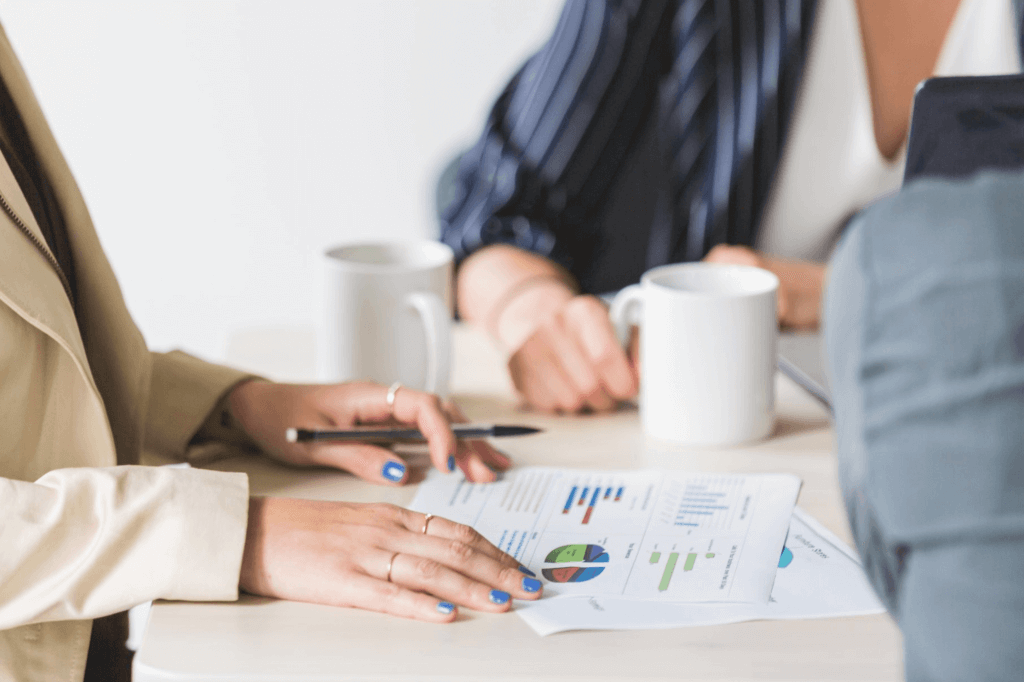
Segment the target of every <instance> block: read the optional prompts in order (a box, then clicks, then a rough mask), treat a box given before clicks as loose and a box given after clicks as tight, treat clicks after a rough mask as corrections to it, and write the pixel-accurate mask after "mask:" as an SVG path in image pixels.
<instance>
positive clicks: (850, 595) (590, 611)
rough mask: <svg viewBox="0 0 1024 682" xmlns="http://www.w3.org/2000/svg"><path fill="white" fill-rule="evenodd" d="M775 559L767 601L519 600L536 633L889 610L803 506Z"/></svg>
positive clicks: (853, 557)
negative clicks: (750, 602) (773, 576)
mask: <svg viewBox="0 0 1024 682" xmlns="http://www.w3.org/2000/svg"><path fill="white" fill-rule="evenodd" d="M778 563H779V569H778V572H777V573H776V575H775V585H774V586H773V587H772V596H771V599H770V600H769V601H768V603H767V604H736V603H719V604H712V603H705V604H674V603H669V602H652V601H638V600H635V599H629V598H628V597H604V596H602V597H572V598H567V599H538V600H537V601H522V602H519V603H518V604H517V605H516V613H518V614H519V616H520V617H521V618H522V619H523V620H524V621H526V623H527V624H528V625H529V626H530V627H532V628H533V629H534V631H535V632H536V633H537V634H539V635H550V634H552V633H555V632H563V631H565V630H650V629H661V628H680V627H696V626H703V625H723V624H725V623H738V622H740V621H745V620H797V619H807V618H839V617H849V616H866V615H870V614H876V613H885V607H883V606H882V603H881V602H880V601H878V597H876V596H875V592H874V590H873V589H872V588H871V584H870V583H869V582H868V579H867V577H866V576H865V575H864V570H863V569H862V568H861V565H860V561H859V560H858V559H857V554H856V553H855V552H854V551H853V550H852V549H850V548H849V547H847V546H846V544H845V543H844V542H843V541H842V540H840V539H839V538H838V537H836V536H835V535H834V534H833V533H832V532H831V531H829V530H828V529H827V528H825V527H824V526H822V525H821V524H820V523H818V522H817V521H815V520H814V519H813V518H812V517H811V516H810V515H809V514H807V513H806V512H804V511H802V510H801V509H800V508H799V507H797V508H796V509H794V510H793V518H792V519H791V520H790V526H789V536H788V537H787V539H786V546H785V549H783V550H782V554H781V555H780V556H779V559H778Z"/></svg>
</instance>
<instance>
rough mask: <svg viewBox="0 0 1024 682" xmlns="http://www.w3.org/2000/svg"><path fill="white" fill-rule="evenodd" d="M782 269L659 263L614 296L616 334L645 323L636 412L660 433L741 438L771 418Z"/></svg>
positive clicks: (718, 440) (624, 335) (679, 438)
mask: <svg viewBox="0 0 1024 682" xmlns="http://www.w3.org/2000/svg"><path fill="white" fill-rule="evenodd" d="M778 287H779V280H778V278H777V277H776V276H775V275H773V274H772V273H770V272H768V271H767V270H762V269H760V268H754V267H747V266H741V265H716V264H710V263H679V264H675V265H664V266H661V267H657V268H653V269H652V270H649V271H647V272H646V273H644V275H643V277H642V278H641V279H640V284H634V285H632V286H628V287H626V288H625V289H623V290H622V291H620V292H619V293H618V295H616V297H615V299H614V300H613V301H612V305H611V310H610V315H611V319H612V323H613V324H614V325H615V328H616V331H617V332H618V334H619V338H620V340H622V341H623V342H624V343H625V341H626V340H627V339H628V336H629V332H630V327H631V326H632V325H634V324H637V325H639V326H640V328H641V329H640V367H641V377H640V414H641V421H642V422H643V425H644V429H645V430H646V431H647V433H648V434H649V435H651V436H653V437H655V438H659V439H663V440H668V441H674V442H677V443H686V444H690V445H716V446H724V445H736V444H739V443H744V442H748V441H754V440H758V439H760V438H764V437H765V436H767V435H768V433H769V432H770V431H771V429H772V425H773V423H774V420H775V381H774V375H775V365H776V356H775V353H776V351H775V343H776V334H777V327H778V323H777V321H776V312H775V296H776V292H777V290H778Z"/></svg>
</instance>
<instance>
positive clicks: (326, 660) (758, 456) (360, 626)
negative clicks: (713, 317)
mask: <svg viewBox="0 0 1024 682" xmlns="http://www.w3.org/2000/svg"><path fill="white" fill-rule="evenodd" d="M295 363H296V361H295V359H294V358H282V365H281V366H283V367H288V368H289V369H292V368H294V367H295ZM257 369H261V370H262V371H263V373H264V374H266V375H268V376H271V377H274V378H281V379H287V378H288V377H287V376H280V375H279V374H276V373H275V371H274V368H273V367H269V366H268V367H262V368H257ZM452 386H453V392H454V396H455V398H456V400H457V401H458V403H459V404H460V406H461V407H462V408H463V410H464V411H465V412H466V414H467V416H468V417H469V418H470V419H471V420H472V421H502V422H515V423H523V424H529V425H535V426H540V427H542V428H543V429H545V432H544V433H543V434H541V435H537V436H531V437H528V438H520V439H507V440H503V441H501V442H500V447H501V448H502V449H503V450H504V451H505V452H507V453H508V454H510V455H511V456H512V457H513V459H514V460H515V462H516V463H517V464H524V465H528V464H548V465H555V466H576V467H587V468H623V469H633V468H642V467H664V468H672V469H680V470H691V471H735V472H775V471H784V472H792V473H795V474H797V475H799V476H800V477H801V478H802V479H803V488H802V490H801V493H800V498H799V504H800V505H801V506H802V507H803V508H804V509H805V510H807V511H808V512H809V513H811V514H812V515H813V516H814V517H815V518H816V519H818V520H819V521H821V522H822V523H823V524H824V525H826V526H827V527H828V528H829V529H831V530H832V531H834V532H835V533H836V534H838V535H839V536H840V537H842V538H843V539H844V540H846V541H847V542H849V541H850V535H849V531H848V529H847V526H846V520H845V516H844V512H843V509H842V506H841V500H840V493H839V487H838V483H837V478H836V461H835V456H834V454H833V437H832V431H831V428H830V424H829V421H828V417H827V414H826V413H825V411H824V410H823V408H821V407H820V406H819V405H818V403H816V402H815V401H814V400H813V399H811V398H810V397H809V396H807V395H806V394H805V393H803V392H802V391H801V390H800V389H799V388H797V387H796V386H795V385H794V384H792V383H791V382H789V381H788V380H787V379H785V378H784V377H781V376H779V377H778V379H777V407H778V418H777V423H776V428H775V431H774V433H773V434H772V436H771V437H770V438H769V439H768V440H766V441H764V442H762V443H758V444H756V445H753V446H749V447H741V448H731V449H720V450H711V449H694V448H684V447H679V446H673V445H667V444H664V443H658V442H653V441H651V440H650V439H647V438H645V437H644V435H643V434H642V432H641V430H640V425H639V421H638V418H637V414H636V410H635V409H628V408H627V409H624V410H622V411H620V412H617V413H615V414H612V415H604V416H583V417H571V418H570V417H551V416H545V415H540V414H536V413H532V412H526V411H522V410H520V409H518V408H517V406H516V404H515V402H514V400H513V394H512V390H511V386H510V384H509V383H508V379H507V376H506V373H505V371H504V366H503V362H502V358H501V356H500V355H499V354H498V353H497V352H496V351H495V350H494V349H493V348H492V347H491V346H490V344H489V343H488V342H487V341H486V340H485V339H484V338H483V337H482V336H480V335H478V334H477V333H475V332H473V331H471V330H469V329H468V328H464V327H461V326H460V327H457V328H456V333H455V362H454V375H453V378H452ZM411 463H412V469H413V474H414V475H415V474H416V473H417V472H418V471H422V469H423V466H425V460H424V458H421V457H415V458H413V459H412V461H411ZM212 468H218V469H230V470H239V471H245V472H247V473H249V475H250V486H251V488H252V490H253V492H254V493H255V494H263V495H268V494H273V495H282V496H291V497H305V498H316V499H337V500H349V501H388V502H393V503H396V504H403V505H404V504H408V503H409V502H410V501H411V500H412V498H413V495H414V494H415V486H412V485H410V486H405V487H404V488H383V487H377V486H372V485H369V484H366V483H363V482H360V481H358V480H356V479H355V478H353V477H351V476H348V475H345V474H342V473H339V472H335V471H328V470H298V469H293V468H286V467H283V466H279V465H277V464H274V463H272V462H270V461H268V460H265V459H262V458H248V459H235V460H226V461H223V462H219V463H217V464H216V465H214V466H213V467H212ZM460 613H461V615H460V618H459V620H458V621H457V622H455V623H453V624H450V625H433V624H426V623H419V622H416V621H411V620H404V619H399V618H394V617H390V616H385V615H381V614H376V613H369V612H364V611H357V610H353V609H342V608H334V607H326V606H318V605H313V604H302V603H295V602H283V601H274V600H270V599H263V598H257V597H252V596H248V595H243V596H242V598H241V599H239V600H238V601H237V602H232V603H186V602H156V603H155V604H154V605H153V608H152V611H151V615H150V622H149V626H148V629H147V631H146V634H145V637H144V639H143V643H142V646H141V648H140V650H139V652H138V653H137V655H136V657H135V668H134V671H135V672H134V679H135V680H136V682H156V681H161V682H164V681H167V680H188V681H189V682H200V681H202V682H214V681H216V682H226V681H229V680H231V681H234V680H253V681H257V680H258V681H261V682H269V681H274V682H277V681H281V682H283V681H285V680H287V681H289V682H293V681H294V682H301V681H303V680H315V681H317V682H326V681H328V680H331V681H334V680H485V679H486V680H552V681H556V680H557V681H558V682H565V681H566V680H577V679H578V680H595V679H599V680H633V679H642V680H668V679H672V680H814V681H816V682H824V681H827V680H872V681H874V680H898V679H901V677H902V653H901V649H902V647H901V639H900V634H899V630H898V629H897V628H896V627H895V625H894V624H893V622H892V620H891V619H890V618H889V617H888V616H886V615H878V616H869V617H857V618H836V619H829V620H808V621H760V622H751V623H738V624H732V625H722V626H715V627H702V628H680V629H675V630H647V631H616V632H596V631H594V632H567V633H560V634H555V635H551V636H548V637H539V636H537V635H536V634H534V632H533V631H532V630H531V629H530V628H529V627H527V626H526V624H525V623H523V621H522V620H520V619H519V618H518V617H516V616H515V615H514V614H511V613H509V614H497V615H495V614H481V613H475V612H472V611H469V610H466V609H463V610H461V611H460Z"/></svg>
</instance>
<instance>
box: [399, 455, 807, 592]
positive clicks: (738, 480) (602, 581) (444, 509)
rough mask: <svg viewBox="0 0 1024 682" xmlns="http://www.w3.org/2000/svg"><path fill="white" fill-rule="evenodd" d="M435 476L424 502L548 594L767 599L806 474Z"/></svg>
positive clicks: (420, 503) (537, 470) (538, 470)
mask: <svg viewBox="0 0 1024 682" xmlns="http://www.w3.org/2000/svg"><path fill="white" fill-rule="evenodd" d="M435 479H436V482H435V480H433V479H428V481H429V485H428V484H426V483H425V484H423V485H422V486H421V488H420V492H419V493H418V494H417V499H416V500H415V501H414V502H415V506H416V508H418V509H420V510H431V511H432V512H433V513H443V514H445V515H446V516H449V518H453V519H456V520H459V521H461V522H469V523H471V524H473V525H474V527H476V528H477V530H479V531H480V532H481V533H482V534H483V535H484V537H486V538H487V539H488V540H490V541H491V542H493V543H494V544H496V545H497V546H498V547H499V548H500V549H502V550H503V551H506V552H508V553H509V554H511V555H512V556H514V557H515V558H516V559H518V560H519V561H520V562H521V563H523V565H525V566H527V567H528V568H529V569H531V570H533V571H535V572H536V573H537V574H539V575H540V576H541V577H542V578H543V579H545V580H546V581H547V587H546V588H545V593H546V595H547V596H548V598H554V597H561V596H594V595H620V596H628V597H633V598H640V599H654V600H659V601H683V602H698V601H751V600H754V601H758V600H760V601H765V602H766V601H767V599H768V595H769V594H770V592H771V584H772V580H773V578H774V571H775V570H777V562H778V560H779V552H780V551H781V547H782V544H783V540H784V538H785V532H786V529H787V527H788V526H787V524H788V520H789V518H790V516H791V511H792V507H793V502H794V501H795V499H796V493H797V491H798V490H799V481H798V480H797V479H795V478H793V477H790V476H785V475H774V474H772V475H768V474H759V475H753V476H743V475H731V474H709V473H701V472H694V473H685V472H669V473H662V472H658V471H581V470H571V469H547V468H543V467H529V468H524V469H521V470H518V471H516V472H513V473H511V474H508V475H506V476H505V478H504V479H503V480H501V481H499V482H497V483H494V484H491V485H490V486H483V485H479V484H470V483H468V482H466V481H459V480H454V479H451V478H437V477H435Z"/></svg>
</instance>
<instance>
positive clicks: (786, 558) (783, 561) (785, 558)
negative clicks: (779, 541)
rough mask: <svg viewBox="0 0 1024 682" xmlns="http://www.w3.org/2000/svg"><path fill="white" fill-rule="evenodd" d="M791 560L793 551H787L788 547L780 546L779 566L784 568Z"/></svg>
mask: <svg viewBox="0 0 1024 682" xmlns="http://www.w3.org/2000/svg"><path fill="white" fill-rule="evenodd" d="M792 562H793V553H792V552H790V551H789V547H783V548H782V556H780V557H779V568H785V567H786V566H789V564H790V563H792Z"/></svg>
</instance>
